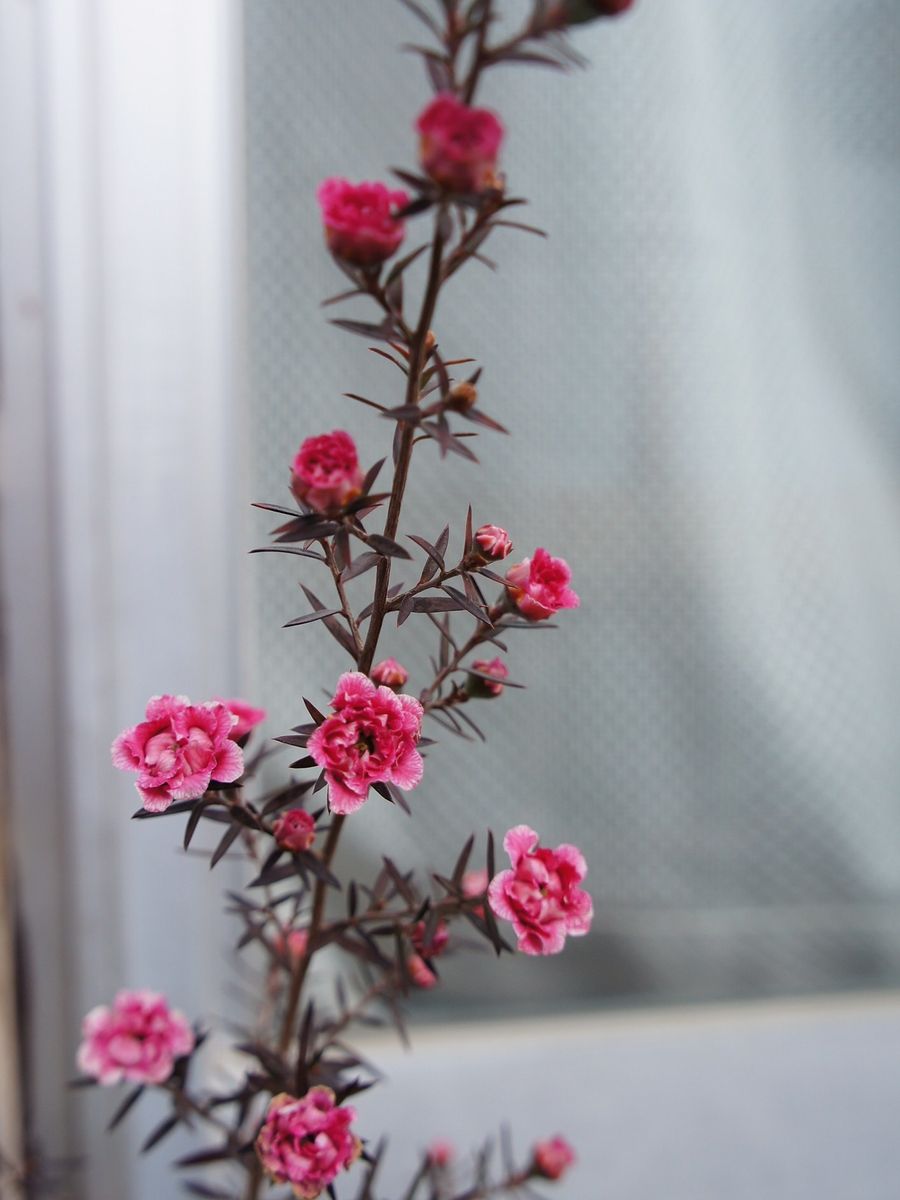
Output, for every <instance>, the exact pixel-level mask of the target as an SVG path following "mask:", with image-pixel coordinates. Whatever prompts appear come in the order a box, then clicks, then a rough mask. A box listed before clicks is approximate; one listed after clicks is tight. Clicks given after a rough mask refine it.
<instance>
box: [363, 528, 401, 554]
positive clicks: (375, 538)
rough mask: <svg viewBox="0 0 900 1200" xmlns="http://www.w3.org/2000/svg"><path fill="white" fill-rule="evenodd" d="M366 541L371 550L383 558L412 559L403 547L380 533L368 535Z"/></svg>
mask: <svg viewBox="0 0 900 1200" xmlns="http://www.w3.org/2000/svg"><path fill="white" fill-rule="evenodd" d="M366 541H367V543H368V545H370V546H371V547H372V549H373V550H375V551H376V552H377V553H378V554H381V555H382V556H384V557H385V558H408V559H411V558H412V555H411V554H410V552H409V551H408V550H407V549H406V547H405V546H401V545H400V543H399V542H395V541H393V540H392V539H391V538H388V537H384V536H383V535H382V534H380V533H370V534H369V535H368V537H367V539H366Z"/></svg>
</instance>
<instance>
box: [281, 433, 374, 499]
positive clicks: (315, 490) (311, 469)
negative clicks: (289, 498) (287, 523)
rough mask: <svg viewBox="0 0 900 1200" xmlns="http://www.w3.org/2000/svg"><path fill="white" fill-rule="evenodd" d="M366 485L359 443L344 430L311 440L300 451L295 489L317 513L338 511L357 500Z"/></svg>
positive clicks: (297, 458)
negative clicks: (358, 450)
mask: <svg viewBox="0 0 900 1200" xmlns="http://www.w3.org/2000/svg"><path fill="white" fill-rule="evenodd" d="M362 484H363V473H362V471H361V470H360V467H359V456H358V455H357V453H356V444H355V442H354V441H353V438H352V437H351V436H350V434H349V433H345V432H344V430H343V429H335V431H334V432H333V433H322V434H320V435H319V436H318V437H311V438H307V439H306V441H305V442H304V443H303V445H302V446H301V447H300V449H299V450H298V451H297V454H296V457H295V458H294V463H293V470H292V473H291V489H292V491H293V492H294V495H295V496H296V497H297V499H298V500H300V501H301V502H302V503H303V504H306V505H308V506H309V507H310V508H314V509H316V511H317V512H322V513H329V512H337V511H338V510H339V509H341V508H343V507H344V505H345V504H349V503H350V501H351V500H355V499H356V497H357V496H358V495H359V494H360V492H361V491H362Z"/></svg>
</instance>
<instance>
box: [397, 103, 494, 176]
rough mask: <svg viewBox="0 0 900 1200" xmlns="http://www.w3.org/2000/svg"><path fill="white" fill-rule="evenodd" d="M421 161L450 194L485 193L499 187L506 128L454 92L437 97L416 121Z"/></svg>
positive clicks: (484, 109) (487, 113) (491, 115)
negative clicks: (502, 146)
mask: <svg viewBox="0 0 900 1200" xmlns="http://www.w3.org/2000/svg"><path fill="white" fill-rule="evenodd" d="M416 129H417V130H418V133H419V136H420V140H419V161H420V162H421V164H422V167H423V168H424V170H425V171H426V172H427V174H428V175H430V176H431V178H432V179H433V180H434V181H435V183H439V184H440V185H441V186H442V187H445V188H447V189H448V190H449V191H451V192H467V193H473V192H483V191H485V190H487V189H488V188H490V187H494V186H496V174H495V173H496V168H497V155H498V154H499V153H500V143H501V142H502V141H503V126H502V125H501V123H500V121H499V119H498V118H497V117H496V116H495V115H494V114H493V113H492V112H490V111H488V109H486V108H470V107H469V106H468V105H467V104H463V102H462V101H461V100H459V99H457V97H456V96H454V95H453V94H452V93H451V92H442V93H441V94H440V95H439V96H436V97H435V98H434V100H432V101H431V103H430V104H429V105H428V107H427V108H426V109H425V110H424V111H423V112H422V113H421V115H420V116H419V119H418V120H417V121H416Z"/></svg>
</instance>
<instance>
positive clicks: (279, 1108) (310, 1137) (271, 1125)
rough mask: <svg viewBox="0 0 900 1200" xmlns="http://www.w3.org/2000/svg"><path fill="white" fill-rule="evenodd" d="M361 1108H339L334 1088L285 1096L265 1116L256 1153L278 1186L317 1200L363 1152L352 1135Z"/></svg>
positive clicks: (257, 1141)
mask: <svg viewBox="0 0 900 1200" xmlns="http://www.w3.org/2000/svg"><path fill="white" fill-rule="evenodd" d="M355 1120H356V1109H354V1108H351V1107H350V1106H349V1105H347V1104H337V1103H336V1102H335V1095H334V1092H333V1091H332V1090H331V1088H327V1087H314V1088H310V1089H309V1091H308V1092H306V1093H305V1095H303V1096H301V1097H300V1099H299V1100H298V1099H296V1098H295V1097H294V1096H288V1095H286V1094H285V1093H284V1092H282V1093H281V1095H279V1096H275V1097H273V1099H272V1101H271V1103H270V1104H269V1107H268V1110H267V1112H266V1118H265V1120H264V1121H263V1125H262V1128H261V1129H260V1131H259V1137H258V1138H257V1139H256V1153H257V1155H258V1156H259V1161H260V1162H261V1163H262V1165H263V1167H264V1168H265V1170H266V1173H267V1174H268V1176H269V1178H270V1179H271V1180H272V1181H273V1183H290V1184H292V1185H293V1189H294V1194H295V1195H296V1196H299V1197H303V1198H304V1200H313V1198H314V1197H315V1196H318V1195H319V1194H320V1193H321V1192H323V1191H324V1190H325V1188H327V1187H328V1185H329V1184H330V1183H333V1182H334V1180H335V1179H337V1177H338V1175H339V1174H340V1173H341V1171H346V1170H347V1169H348V1167H351V1166H352V1165H353V1163H354V1162H355V1161H356V1160H357V1158H359V1156H360V1154H361V1153H362V1142H361V1141H360V1140H359V1138H358V1137H357V1136H356V1135H355V1134H354V1133H351V1131H350V1125H351V1124H352V1122H353V1121H355Z"/></svg>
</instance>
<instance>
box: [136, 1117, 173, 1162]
mask: <svg viewBox="0 0 900 1200" xmlns="http://www.w3.org/2000/svg"><path fill="white" fill-rule="evenodd" d="M180 1119H181V1118H180V1117H178V1116H177V1115H176V1116H174V1117H167V1118H166V1119H165V1121H162V1122H161V1123H160V1124H159V1125H157V1127H156V1128H155V1129H154V1130H153V1132H152V1133H151V1134H150V1136H149V1137H148V1138H147V1140H146V1141H145V1142H144V1144H143V1145H142V1146H141V1154H146V1153H147V1152H148V1150H152V1149H153V1147H154V1146H158V1145H159V1143H160V1142H161V1141H162V1140H163V1138H164V1137H168V1135H169V1134H170V1133H171V1132H172V1130H173V1129H174V1128H175V1126H176V1125H177V1124H178V1123H179V1121H180Z"/></svg>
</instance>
